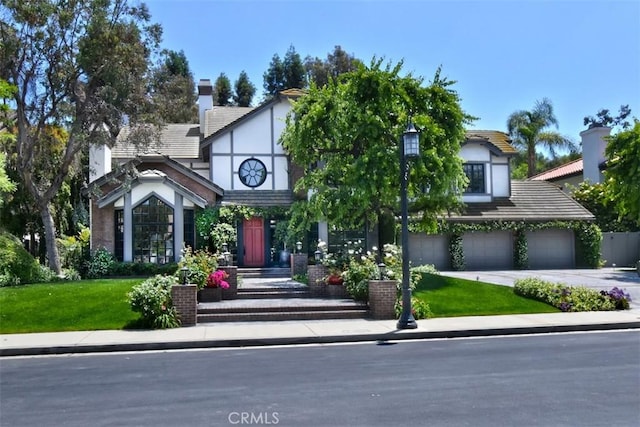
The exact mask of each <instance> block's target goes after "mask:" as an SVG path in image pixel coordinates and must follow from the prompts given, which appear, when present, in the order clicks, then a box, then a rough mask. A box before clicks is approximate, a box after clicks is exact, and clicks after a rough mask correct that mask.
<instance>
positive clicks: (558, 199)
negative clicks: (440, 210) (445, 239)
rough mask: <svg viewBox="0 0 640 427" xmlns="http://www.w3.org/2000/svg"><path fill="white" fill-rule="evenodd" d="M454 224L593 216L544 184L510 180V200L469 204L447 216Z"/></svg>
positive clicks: (582, 218)
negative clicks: (457, 212)
mask: <svg viewBox="0 0 640 427" xmlns="http://www.w3.org/2000/svg"><path fill="white" fill-rule="evenodd" d="M447 219H448V220H451V221H454V222H480V221H528V222H542V221H553V220H558V221H569V220H587V221H591V220H593V219H594V216H593V214H592V213H591V212H589V211H588V210H587V209H585V208H584V207H583V206H582V205H581V204H580V203H578V202H576V201H575V200H573V199H572V198H571V197H570V196H569V195H567V194H566V193H564V192H563V191H562V190H560V188H558V187H557V186H555V185H554V184H552V183H550V182H547V181H511V197H504V198H496V199H494V200H493V201H492V202H486V203H469V204H467V205H466V207H465V210H464V212H463V213H462V214H454V215H450V216H448V217H447Z"/></svg>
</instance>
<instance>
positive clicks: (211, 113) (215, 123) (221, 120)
mask: <svg viewBox="0 0 640 427" xmlns="http://www.w3.org/2000/svg"><path fill="white" fill-rule="evenodd" d="M253 110H254V108H253V107H233V106H220V105H215V106H214V107H213V108H212V109H211V110H206V111H205V112H204V114H205V116H204V123H205V129H204V132H205V133H204V137H205V138H206V137H208V136H209V135H212V134H214V133H216V132H218V131H219V130H220V129H222V128H224V127H225V126H227V125H228V124H229V123H233V122H235V121H236V120H238V119H239V118H240V117H242V116H244V115H245V114H248V113H250V112H251V111H253Z"/></svg>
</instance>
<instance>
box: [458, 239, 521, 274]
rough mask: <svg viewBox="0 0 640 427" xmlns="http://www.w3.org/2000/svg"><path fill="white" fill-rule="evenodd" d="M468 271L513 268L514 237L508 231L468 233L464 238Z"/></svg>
mask: <svg viewBox="0 0 640 427" xmlns="http://www.w3.org/2000/svg"><path fill="white" fill-rule="evenodd" d="M462 246H463V248H464V260H465V265H466V269H467V270H510V269H512V268H513V237H512V234H511V232H508V231H494V232H490V233H482V232H477V233H467V234H464V235H463V236H462Z"/></svg>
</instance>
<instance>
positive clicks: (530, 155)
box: [527, 142, 536, 178]
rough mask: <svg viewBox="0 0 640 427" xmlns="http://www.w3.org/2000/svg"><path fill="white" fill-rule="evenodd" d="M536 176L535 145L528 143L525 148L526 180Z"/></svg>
mask: <svg viewBox="0 0 640 427" xmlns="http://www.w3.org/2000/svg"><path fill="white" fill-rule="evenodd" d="M535 174H536V145H535V142H533V143H529V144H528V148H527V178H531V177H532V176H534V175H535Z"/></svg>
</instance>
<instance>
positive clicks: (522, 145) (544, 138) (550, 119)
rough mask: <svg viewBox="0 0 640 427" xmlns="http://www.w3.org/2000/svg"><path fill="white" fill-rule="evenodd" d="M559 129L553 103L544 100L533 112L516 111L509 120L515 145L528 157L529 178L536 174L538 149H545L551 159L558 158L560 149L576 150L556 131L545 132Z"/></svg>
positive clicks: (538, 102)
mask: <svg viewBox="0 0 640 427" xmlns="http://www.w3.org/2000/svg"><path fill="white" fill-rule="evenodd" d="M550 126H555V127H556V128H557V127H558V120H557V119H556V116H555V114H554V113H553V105H552V104H551V101H550V100H549V99H547V98H544V99H543V100H542V101H536V105H535V106H534V107H533V109H532V110H531V111H525V110H521V111H516V112H514V113H512V114H511V115H510V116H509V118H508V119H507V129H508V131H509V135H510V136H511V139H512V141H513V144H514V145H515V146H516V147H517V148H519V149H521V150H523V151H524V152H525V153H526V156H527V176H529V177H531V176H533V175H535V174H536V170H537V169H536V149H537V148H538V147H540V146H543V147H545V148H546V149H547V150H548V151H549V154H550V155H551V157H556V155H557V150H558V149H569V150H571V149H575V147H574V144H573V143H572V142H571V140H569V139H567V138H565V137H564V136H562V135H561V134H560V133H558V132H555V131H548V130H545V129H547V128H548V127H550Z"/></svg>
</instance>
